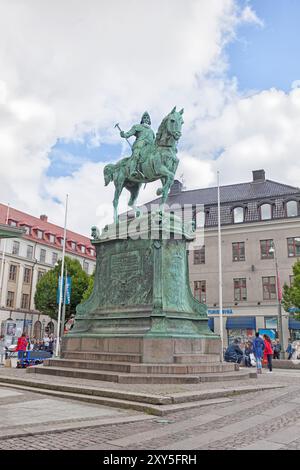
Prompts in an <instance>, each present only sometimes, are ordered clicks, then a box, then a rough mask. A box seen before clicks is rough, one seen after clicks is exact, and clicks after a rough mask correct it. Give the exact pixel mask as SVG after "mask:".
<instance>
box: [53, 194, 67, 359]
mask: <svg viewBox="0 0 300 470" xmlns="http://www.w3.org/2000/svg"><path fill="white" fill-rule="evenodd" d="M68 197H69V195H68V194H66V204H65V223H64V241H63V251H62V260H61V271H60V286H59V303H58V315H57V334H56V348H55V356H59V355H60V339H61V338H60V336H61V331H60V323H61V307H62V300H63V276H64V267H65V251H66V233H67V230H66V227H67V212H68Z"/></svg>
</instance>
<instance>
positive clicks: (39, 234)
mask: <svg viewBox="0 0 300 470" xmlns="http://www.w3.org/2000/svg"><path fill="white" fill-rule="evenodd" d="M36 236H37V238H39V239H40V240H42V238H43V232H42V230H37V231H36Z"/></svg>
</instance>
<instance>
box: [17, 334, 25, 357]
mask: <svg viewBox="0 0 300 470" xmlns="http://www.w3.org/2000/svg"><path fill="white" fill-rule="evenodd" d="M26 349H27V339H26V334H25V333H22V335H21V336H20V337H19V338H18V342H17V347H16V351H18V359H23V358H24V354H25V353H26Z"/></svg>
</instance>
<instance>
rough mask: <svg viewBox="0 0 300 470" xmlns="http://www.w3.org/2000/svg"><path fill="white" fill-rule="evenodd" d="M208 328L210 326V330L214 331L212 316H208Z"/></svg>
mask: <svg viewBox="0 0 300 470" xmlns="http://www.w3.org/2000/svg"><path fill="white" fill-rule="evenodd" d="M208 328H210V329H211V331H215V322H214V318H209V319H208Z"/></svg>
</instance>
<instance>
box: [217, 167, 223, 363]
mask: <svg viewBox="0 0 300 470" xmlns="http://www.w3.org/2000/svg"><path fill="white" fill-rule="evenodd" d="M217 181H218V258H219V309H220V312H219V313H220V336H221V348H222V352H221V361H222V362H223V350H224V338H223V281H222V244H221V207H220V172H219V171H217Z"/></svg>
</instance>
